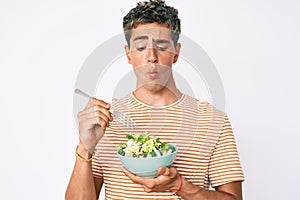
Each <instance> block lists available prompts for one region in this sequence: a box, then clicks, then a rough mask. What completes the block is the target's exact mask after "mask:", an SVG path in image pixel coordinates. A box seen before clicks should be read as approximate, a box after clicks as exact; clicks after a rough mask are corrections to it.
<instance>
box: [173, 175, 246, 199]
mask: <svg viewBox="0 0 300 200" xmlns="http://www.w3.org/2000/svg"><path fill="white" fill-rule="evenodd" d="M178 195H180V196H182V197H183V198H184V199H186V200H198V199H202V200H241V199H239V197H236V196H235V195H233V194H229V193H226V192H222V191H212V190H206V189H203V188H200V187H199V186H196V185H194V184H192V183H190V182H188V181H187V180H185V179H184V180H183V183H182V188H181V190H180V191H179V192H178Z"/></svg>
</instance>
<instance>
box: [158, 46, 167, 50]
mask: <svg viewBox="0 0 300 200" xmlns="http://www.w3.org/2000/svg"><path fill="white" fill-rule="evenodd" d="M156 48H157V49H158V50H160V51H165V50H167V49H168V47H163V46H156Z"/></svg>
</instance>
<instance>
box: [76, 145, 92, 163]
mask: <svg viewBox="0 0 300 200" xmlns="http://www.w3.org/2000/svg"><path fill="white" fill-rule="evenodd" d="M77 149H78V146H77V147H76V149H75V156H76V158H77V159H78V160H80V161H81V162H91V161H92V160H93V158H94V153H93V155H92V156H91V157H90V158H88V159H86V158H83V157H81V156H80V155H79V154H78V153H77Z"/></svg>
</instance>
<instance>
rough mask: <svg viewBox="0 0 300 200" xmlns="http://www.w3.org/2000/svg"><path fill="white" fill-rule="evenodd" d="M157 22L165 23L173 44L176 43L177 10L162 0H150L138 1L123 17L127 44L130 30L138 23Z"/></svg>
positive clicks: (178, 24) (178, 23) (178, 28)
mask: <svg viewBox="0 0 300 200" xmlns="http://www.w3.org/2000/svg"><path fill="white" fill-rule="evenodd" d="M152 22H157V23H159V24H165V25H167V27H168V28H169V29H171V31H172V39H173V41H174V45H176V44H177V41H178V38H179V34H180V32H181V28H180V19H179V18H178V10H177V9H175V8H173V7H171V6H167V5H166V3H165V1H164V0H150V1H141V2H138V3H137V5H136V7H135V8H132V9H131V10H130V11H129V12H128V13H127V15H126V16H125V17H124V18H123V30H124V32H125V37H126V41H127V43H128V45H129V44H130V43H129V41H130V36H131V34H130V30H131V29H133V28H135V27H136V26H137V25H139V24H144V23H152Z"/></svg>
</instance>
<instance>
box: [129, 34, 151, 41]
mask: <svg viewBox="0 0 300 200" xmlns="http://www.w3.org/2000/svg"><path fill="white" fill-rule="evenodd" d="M148 38H149V37H148V36H147V35H142V36H138V37H136V38H134V39H133V41H136V40H148Z"/></svg>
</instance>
